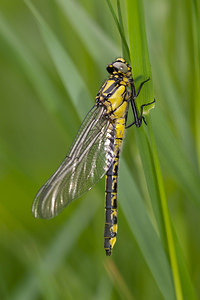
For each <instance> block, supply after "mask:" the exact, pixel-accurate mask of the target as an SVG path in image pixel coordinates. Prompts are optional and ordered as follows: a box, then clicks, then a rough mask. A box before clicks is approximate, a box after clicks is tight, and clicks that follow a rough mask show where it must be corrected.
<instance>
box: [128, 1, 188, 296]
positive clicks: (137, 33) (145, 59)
mask: <svg viewBox="0 0 200 300" xmlns="http://www.w3.org/2000/svg"><path fill="white" fill-rule="evenodd" d="M127 14H128V27H129V42H130V53H131V59H132V62H133V64H134V67H135V73H136V74H138V73H139V70H140V72H142V73H143V74H149V75H150V74H151V72H150V63H149V55H148V48H147V41H146V33H145V25H144V24H145V21H144V15H143V7H142V3H141V2H139V1H129V0H127ZM150 86H151V89H150ZM146 94H147V95H148V97H147V99H152V98H153V89H152V83H150V85H149V89H148V88H147V89H146ZM149 132H150V140H151V147H152V156H153V162H154V167H155V175H154V180H155V179H156V180H157V183H158V185H157V186H158V194H159V197H160V201H161V210H162V214H163V221H164V228H165V232H166V240H167V245H168V251H169V257H170V263H171V267H172V273H173V281H174V287H175V293H176V297H177V299H179V300H182V299H183V292H182V288H181V281H180V275H179V269H178V263H177V256H176V251H175V246H174V239H173V233H172V228H171V220H170V216H169V210H168V205H167V199H166V194H165V190H164V184H163V180H162V174H161V170H160V165H159V160H158V155H157V151H156V146H155V142H154V137H153V134H152V130H151V127H150V128H149ZM138 137H139V134H138ZM139 138H140V137H139ZM140 152H141V153H142V152H143V149H142V148H141V149H140ZM142 156H143V163H144V155H143V154H142ZM152 170H153V166H152ZM145 173H146V172H145ZM153 173H154V172H153ZM146 178H147V181H149V179H148V176H147V174H146ZM151 181H152V180H151ZM150 185H151V184H148V186H150ZM153 186H154V187H155V189H156V186H155V184H154V185H153Z"/></svg>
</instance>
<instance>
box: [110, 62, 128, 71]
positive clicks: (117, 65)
mask: <svg viewBox="0 0 200 300" xmlns="http://www.w3.org/2000/svg"><path fill="white" fill-rule="evenodd" d="M113 67H114V68H116V69H117V70H118V71H120V72H122V73H127V72H128V67H127V65H126V64H124V63H122V62H119V61H116V62H115V63H114V64H113Z"/></svg>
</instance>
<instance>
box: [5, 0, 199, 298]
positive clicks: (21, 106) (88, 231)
mask: <svg viewBox="0 0 200 300" xmlns="http://www.w3.org/2000/svg"><path fill="white" fill-rule="evenodd" d="M113 2H114V1H113ZM121 2H122V1H121ZM133 2H137V1H133ZM27 3H28V2H27ZM33 3H34V7H35V8H37V10H35V9H34V8H33V7H30V4H29V6H27V4H26V2H24V1H20V0H15V1H5V0H0V78H1V80H0V166H1V167H0V191H1V192H0V299H20V300H23V299H24V300H26V299H53V300H54V299H140V300H143V299H149V300H150V299H168V300H171V299H198V295H199V294H200V286H199V278H200V257H199V249H200V234H199V226H200V209H199V208H200V177H199V165H200V134H199V132H200V131H199V115H200V102H199V99H200V98H199V96H200V87H199V78H200V77H199V74H200V73H199V70H200V66H199V53H200V51H199V49H200V42H199V16H200V8H199V3H198V1H187V0H183V1H181V0H178V1H173V0H152V1H148V0H144V1H143V5H144V13H145V24H146V33H147V40H148V48H149V56H150V63H151V68H152V82H153V86H154V93H155V98H156V100H157V102H156V107H155V109H153V110H151V112H150V118H147V120H148V124H149V126H150V128H151V127H152V132H153V134H154V136H155V141H156V146H157V149H158V158H159V160H160V164H161V170H162V175H163V180H164V187H165V192H166V196H167V201H168V205H169V209H170V217H171V221H172V228H173V231H174V236H175V246H176V251H177V257H178V260H179V272H180V274H181V275H180V278H181V285H182V290H183V292H182V295H183V297H182V298H181V296H177V294H176V296H175V293H174V288H173V281H174V277H173V276H172V272H171V267H170V259H169V256H168V250H167V249H168V248H169V245H166V244H165V242H163V241H162V238H161V236H160V231H162V230H163V231H165V226H164V225H163V224H162V221H161V227H162V226H163V227H162V229H160V228H158V227H159V226H158V224H159V221H158V219H157V216H156V214H155V211H154V208H152V207H154V205H155V204H152V202H151V201H154V200H153V199H154V197H153V195H152V194H151V193H150V194H149V192H148V191H149V188H148V184H147V183H146V181H145V177H146V176H147V175H146V174H145V172H144V171H143V168H142V162H141V156H140V151H138V145H137V143H136V140H137V138H136V139H135V135H136V133H135V131H136V130H137V129H136V128H133V127H132V128H131V129H129V130H127V133H126V139H125V143H124V147H123V151H122V157H123V159H122V160H121V164H120V170H121V171H122V172H121V171H120V175H121V176H120V175H119V196H118V198H119V217H118V220H119V231H118V240H117V243H116V246H115V248H114V251H113V256H112V257H111V258H107V257H106V256H105V253H104V249H103V230H104V180H101V181H100V182H99V183H98V184H97V186H96V187H95V188H94V189H92V190H91V191H90V192H88V193H87V194H86V195H85V196H84V197H82V198H81V199H80V200H77V201H76V202H74V203H72V204H71V205H70V206H69V207H68V208H67V209H66V210H65V211H64V212H63V213H61V214H60V215H59V216H58V217H56V218H55V219H52V220H48V221H47V220H36V219H34V218H33V216H32V213H31V206H32V202H33V199H34V196H35V194H36V193H37V191H38V189H39V188H40V186H41V185H42V184H43V183H44V182H45V181H46V180H47V179H48V178H49V176H50V175H51V174H52V173H53V172H54V171H55V170H56V168H57V167H58V166H59V164H60V163H61V161H62V159H63V158H64V157H65V155H66V153H67V150H68V148H69V146H70V144H71V143H72V141H73V138H74V136H75V134H76V132H77V130H78V128H79V126H80V123H81V120H82V119H83V117H84V115H85V114H86V113H87V111H88V110H89V109H90V107H92V105H93V103H94V99H95V96H96V93H97V91H98V89H99V88H100V86H101V84H102V83H103V82H104V80H105V79H106V78H107V74H106V70H105V68H106V65H107V64H108V63H110V62H112V61H113V60H114V59H115V58H116V57H117V56H121V55H122V52H121V48H120V36H119V33H118V31H117V28H116V26H115V24H114V21H113V19H112V15H111V13H110V11H109V8H108V6H107V3H106V1H102V0H95V1H92V0H82V1H78V0H76V1H72V0H71V1H70V0H66V1H64V0H63V1H61V0H55V1H50V0H43V1H39V0H37V1H33ZM114 4H115V3H114ZM123 4H124V2H123V3H122V11H123V16H124V20H125V22H124V25H125V30H126V31H127V26H126V8H125V6H124V5H123ZM114 6H115V5H114ZM38 13H39V15H38ZM44 20H45V21H44ZM139 59H141V58H139ZM136 75H137V76H139V75H141V74H136ZM149 126H148V127H149ZM145 130H148V128H145ZM149 145H150V144H149ZM149 148H151V145H150V147H149ZM144 151H146V150H145V149H144ZM150 158H151V159H152V156H150ZM151 159H150V160H151ZM127 166H128V167H127ZM147 169H148V167H147ZM122 174H123V175H122ZM124 174H127V176H125V175H124ZM147 177H148V176H147ZM149 177H151V173H150V172H149ZM151 179H152V178H150V180H151ZM153 180H154V183H155V185H156V184H157V181H156V180H155V178H154V179H153ZM158 198H159V197H158ZM150 200H151V201H150ZM137 201H138V202H137ZM140 206H141V207H140ZM157 207H158V208H159V207H160V204H159V203H157ZM137 217H138V219H137ZM148 224H149V225H148ZM154 240H155V243H154ZM188 295H189V296H188ZM195 295H196V296H195Z"/></svg>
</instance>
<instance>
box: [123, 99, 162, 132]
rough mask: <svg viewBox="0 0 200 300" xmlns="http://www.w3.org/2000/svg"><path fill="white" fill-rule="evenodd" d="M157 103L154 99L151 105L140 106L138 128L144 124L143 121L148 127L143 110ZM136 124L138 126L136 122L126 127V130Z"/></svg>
mask: <svg viewBox="0 0 200 300" xmlns="http://www.w3.org/2000/svg"><path fill="white" fill-rule="evenodd" d="M155 102H156V99H154V100H153V101H152V102H149V103H146V104H142V105H141V106H140V115H139V116H138V126H137V127H140V126H141V124H142V121H144V123H145V124H146V125H147V122H146V120H145V117H144V116H143V109H144V106H148V105H151V104H153V103H155ZM134 124H136V121H134V122H132V123H131V124H129V125H127V126H126V129H127V128H130V127H131V126H133V125H134Z"/></svg>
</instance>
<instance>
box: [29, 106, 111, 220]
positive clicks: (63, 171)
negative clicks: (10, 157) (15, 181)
mask: <svg viewBox="0 0 200 300" xmlns="http://www.w3.org/2000/svg"><path fill="white" fill-rule="evenodd" d="M114 139H115V127H114V125H112V123H111V122H110V119H109V118H108V117H107V116H106V108H105V107H103V106H96V105H95V106H94V107H93V108H92V109H91V111H90V112H89V113H88V114H87V116H86V117H85V119H84V121H83V123H82V125H81V127H80V129H79V131H78V133H77V136H76V138H75V140H74V142H73V144H72V146H71V147H70V150H69V152H68V155H67V156H66V157H65V159H64V161H63V162H62V164H61V165H60V167H59V168H58V169H57V171H56V172H55V173H54V174H53V175H52V176H51V177H50V178H49V180H48V181H47V182H46V183H45V184H44V185H43V186H42V187H41V189H40V190H39V192H38V193H37V195H36V197H35V200H34V203H33V209H32V210H33V214H34V216H35V217H36V218H44V219H49V218H52V217H55V216H56V215H57V214H59V213H60V212H61V211H62V210H63V209H64V208H65V207H66V206H67V205H68V204H69V203H70V202H71V201H72V200H74V199H77V198H79V197H80V196H82V195H83V194H84V193H86V192H87V191H88V190H90V189H91V188H92V186H93V185H95V184H96V183H97V182H98V181H99V180H100V179H101V178H102V177H103V176H104V175H105V173H106V171H107V170H108V169H109V167H110V165H111V163H112V160H113V157H114Z"/></svg>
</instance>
